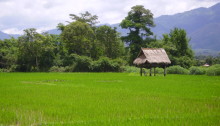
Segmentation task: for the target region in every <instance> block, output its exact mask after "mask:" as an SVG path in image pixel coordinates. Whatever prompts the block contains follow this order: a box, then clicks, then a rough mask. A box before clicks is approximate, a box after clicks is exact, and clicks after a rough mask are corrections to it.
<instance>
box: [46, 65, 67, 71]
mask: <svg viewBox="0 0 220 126" xmlns="http://www.w3.org/2000/svg"><path fill="white" fill-rule="evenodd" d="M65 71H66V69H65V67H59V66H53V67H51V68H50V69H49V72H65Z"/></svg>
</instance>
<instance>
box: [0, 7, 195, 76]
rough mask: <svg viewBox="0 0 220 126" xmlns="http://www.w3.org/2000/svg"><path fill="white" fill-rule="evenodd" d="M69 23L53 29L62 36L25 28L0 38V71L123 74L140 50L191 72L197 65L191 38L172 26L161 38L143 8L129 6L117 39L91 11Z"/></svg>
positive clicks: (114, 32) (109, 28) (75, 17)
mask: <svg viewBox="0 0 220 126" xmlns="http://www.w3.org/2000/svg"><path fill="white" fill-rule="evenodd" d="M69 16H70V19H71V21H69V22H68V24H66V25H64V24H63V23H59V24H58V26H57V28H58V29H59V30H61V34H60V35H53V34H48V33H38V32H37V31H36V29H34V28H30V29H26V30H24V34H23V35H22V36H20V37H19V38H17V39H15V38H11V39H5V40H0V69H6V70H9V71H23V72H29V71H50V70H56V69H57V70H58V71H59V69H61V71H96V72H110V71H122V70H123V68H122V66H125V65H132V62H133V60H134V59H135V58H136V57H137V55H138V53H139V51H140V48H141V47H148V48H164V49H165V50H166V52H167V54H168V55H169V58H170V59H171V62H172V65H180V66H182V67H184V68H189V67H190V66H192V65H194V64H195V60H194V53H193V51H192V49H191V47H190V45H189V41H190V39H189V38H188V37H187V34H186V32H185V30H184V29H180V28H174V29H172V30H171V31H170V33H169V34H164V35H163V37H162V39H157V38H156V37H154V36H153V32H152V31H151V28H152V27H155V24H154V21H153V14H152V13H151V11H150V10H148V9H145V8H144V6H142V5H136V6H134V7H132V8H131V10H130V11H129V12H128V15H127V16H126V17H125V18H124V19H123V20H122V21H121V23H120V27H122V28H125V29H128V30H129V33H128V34H127V36H121V35H120V33H118V32H117V31H116V28H112V27H110V26H107V25H103V26H97V23H98V22H99V21H98V16H97V15H92V14H91V13H89V12H87V11H86V12H85V13H80V14H79V15H76V14H70V15H69Z"/></svg>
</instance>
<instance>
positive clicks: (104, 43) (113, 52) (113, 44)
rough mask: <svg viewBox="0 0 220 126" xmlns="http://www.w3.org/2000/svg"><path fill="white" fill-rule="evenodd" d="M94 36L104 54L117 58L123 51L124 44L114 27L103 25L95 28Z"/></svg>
mask: <svg viewBox="0 0 220 126" xmlns="http://www.w3.org/2000/svg"><path fill="white" fill-rule="evenodd" d="M96 38H97V41H98V43H99V45H100V47H101V48H100V49H102V51H103V53H104V56H107V57H109V58H113V59H114V58H118V57H120V56H122V54H123V53H124V44H123V42H122V41H121V39H120V37H119V33H118V32H117V31H116V28H114V29H113V28H111V27H109V26H106V25H103V26H100V27H98V28H97V29H96Z"/></svg>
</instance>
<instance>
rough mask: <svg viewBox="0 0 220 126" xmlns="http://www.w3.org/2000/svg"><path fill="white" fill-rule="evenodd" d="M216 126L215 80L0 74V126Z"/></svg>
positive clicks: (219, 95) (219, 104) (219, 86)
mask: <svg viewBox="0 0 220 126" xmlns="http://www.w3.org/2000/svg"><path fill="white" fill-rule="evenodd" d="M5 125H6V126H7V125H10V126H11V125H14V126H30V125H31V126H48V125H49V126H54V125H55V126H59V125H74V126H88V125H89V126H93V125H94V126H103V125H111V126H123V125H125V126H139V125H140V126H142V125H153V126H154V125H169V126H170V125H175V126H176V125H184V126H185V125H187V126H188V125H199V126H201V125H204V126H208V125H212V126H219V125H220V77H218V76H205V75H204V76H203V75H201V76H198V75H197V76H194V75H167V76H166V77H163V76H162V75H157V76H155V77H154V76H152V77H149V76H147V77H145V76H144V77H140V76H139V75H138V74H134V73H0V126H5Z"/></svg>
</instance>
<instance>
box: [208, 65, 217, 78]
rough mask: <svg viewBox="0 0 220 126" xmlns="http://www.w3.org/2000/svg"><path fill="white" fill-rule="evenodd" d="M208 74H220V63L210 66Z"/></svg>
mask: <svg viewBox="0 0 220 126" xmlns="http://www.w3.org/2000/svg"><path fill="white" fill-rule="evenodd" d="M206 74H207V75H209V76H220V64H216V65H213V66H211V67H209V68H208V70H207V72H206Z"/></svg>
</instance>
